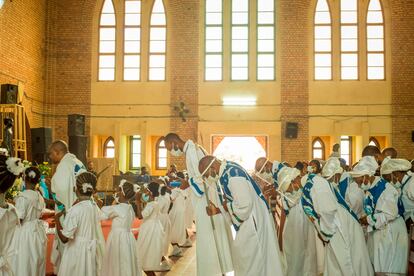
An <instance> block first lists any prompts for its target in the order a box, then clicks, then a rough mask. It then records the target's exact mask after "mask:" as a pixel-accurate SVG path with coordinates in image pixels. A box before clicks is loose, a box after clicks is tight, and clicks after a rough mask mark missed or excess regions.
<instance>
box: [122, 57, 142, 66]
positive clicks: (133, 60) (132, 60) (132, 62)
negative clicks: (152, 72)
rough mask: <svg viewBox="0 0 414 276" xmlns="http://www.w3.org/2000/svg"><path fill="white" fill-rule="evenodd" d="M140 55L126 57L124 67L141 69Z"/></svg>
mask: <svg viewBox="0 0 414 276" xmlns="http://www.w3.org/2000/svg"><path fill="white" fill-rule="evenodd" d="M139 60H140V58H139V55H126V56H124V67H139Z"/></svg>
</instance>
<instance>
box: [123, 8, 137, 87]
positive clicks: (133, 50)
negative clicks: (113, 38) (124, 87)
mask: <svg viewBox="0 0 414 276" xmlns="http://www.w3.org/2000/svg"><path fill="white" fill-rule="evenodd" d="M124 25H125V27H124V80H127V81H128V80H131V81H132V80H140V67H141V66H140V63H141V55H140V53H141V1H140V0H125V16H124Z"/></svg>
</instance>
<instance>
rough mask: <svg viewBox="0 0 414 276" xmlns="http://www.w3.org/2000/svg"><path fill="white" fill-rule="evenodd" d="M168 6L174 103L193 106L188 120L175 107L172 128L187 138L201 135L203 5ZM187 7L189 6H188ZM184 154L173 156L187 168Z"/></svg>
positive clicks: (173, 1) (177, 0) (192, 0)
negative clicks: (199, 84) (199, 83)
mask: <svg viewBox="0 0 414 276" xmlns="http://www.w3.org/2000/svg"><path fill="white" fill-rule="evenodd" d="M168 2H169V4H168V6H167V7H166V9H167V16H168V20H169V21H168V23H171V24H170V29H169V37H168V39H169V47H170V48H169V49H170V51H169V57H168V61H169V64H168V66H169V68H170V74H169V76H168V77H169V79H168V80H169V81H170V83H171V104H172V105H173V106H175V105H176V104H177V103H178V102H180V101H183V102H184V103H185V104H186V106H187V107H188V108H189V109H190V113H188V114H187V121H186V122H182V120H181V118H178V117H177V115H178V114H177V112H176V111H174V108H173V107H172V110H171V114H172V115H173V117H172V118H171V121H170V124H171V126H170V127H171V132H175V133H177V134H179V135H180V137H181V138H183V139H184V140H187V139H192V140H194V141H196V139H197V124H198V118H197V114H198V108H197V103H198V81H199V80H198V72H199V70H200V66H199V47H200V45H199V37H198V33H199V24H200V22H199V21H200V19H199V8H200V2H201V0H170V1H168ZM184 7H185V8H184ZM184 161H185V160H184V158H171V160H170V162H173V163H175V164H177V166H178V168H179V169H184V168H185V162H184Z"/></svg>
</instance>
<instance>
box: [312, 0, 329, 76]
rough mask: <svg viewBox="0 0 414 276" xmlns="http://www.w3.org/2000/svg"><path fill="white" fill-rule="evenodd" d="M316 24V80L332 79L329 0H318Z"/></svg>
mask: <svg viewBox="0 0 414 276" xmlns="http://www.w3.org/2000/svg"><path fill="white" fill-rule="evenodd" d="M314 24H315V25H314V36H315V40H314V62H315V64H314V66H315V72H314V74H315V80H331V79H332V21H331V13H330V11H329V5H328V2H327V0H318V3H317V4H316V9H315V19H314Z"/></svg>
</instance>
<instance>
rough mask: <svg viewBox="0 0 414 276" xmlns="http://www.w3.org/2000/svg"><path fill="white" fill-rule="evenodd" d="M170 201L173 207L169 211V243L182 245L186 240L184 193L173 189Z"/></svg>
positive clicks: (178, 189)
mask: <svg viewBox="0 0 414 276" xmlns="http://www.w3.org/2000/svg"><path fill="white" fill-rule="evenodd" d="M171 201H172V202H173V206H172V208H171V211H170V214H169V216H170V221H171V235H170V239H171V243H178V244H179V245H181V244H184V243H185V240H186V224H185V191H183V190H181V189H180V188H174V189H173V190H172V191H171Z"/></svg>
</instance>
